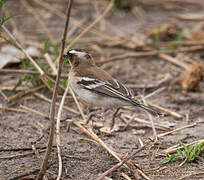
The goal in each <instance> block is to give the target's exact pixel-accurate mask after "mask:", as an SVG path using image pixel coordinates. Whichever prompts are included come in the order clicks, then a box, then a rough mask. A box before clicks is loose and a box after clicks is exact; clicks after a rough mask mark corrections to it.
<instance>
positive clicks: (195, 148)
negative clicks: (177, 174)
mask: <svg viewBox="0 0 204 180" xmlns="http://www.w3.org/2000/svg"><path fill="white" fill-rule="evenodd" d="M179 143H180V145H181V147H182V148H183V150H181V149H178V150H177V153H175V154H173V155H167V157H165V158H164V159H163V160H162V161H161V164H166V163H170V162H172V161H175V160H181V161H182V163H181V164H180V166H181V165H183V164H184V163H185V162H188V163H191V162H195V161H202V162H204V159H203V158H202V155H203V152H204V141H203V142H201V143H199V144H197V145H190V146H186V145H185V144H184V143H182V142H179Z"/></svg>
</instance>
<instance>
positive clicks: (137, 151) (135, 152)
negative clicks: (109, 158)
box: [96, 144, 148, 180]
mask: <svg viewBox="0 0 204 180" xmlns="http://www.w3.org/2000/svg"><path fill="white" fill-rule="evenodd" d="M147 145H148V144H145V145H144V146H142V147H140V148H139V149H137V150H136V151H134V152H133V153H132V154H130V155H129V156H127V157H126V158H124V159H123V160H122V161H120V162H119V163H118V164H116V165H114V166H113V167H112V168H110V169H108V170H107V171H106V172H104V173H103V174H101V175H100V176H99V177H98V178H97V179H96V180H102V179H103V178H104V177H105V176H107V175H108V174H110V173H111V172H113V171H115V170H116V169H118V168H119V167H121V166H122V165H123V164H124V163H126V162H127V161H129V160H130V159H132V158H133V157H134V156H135V155H136V154H137V153H139V152H140V151H142V150H143V149H144V148H145V147H146V146H147Z"/></svg>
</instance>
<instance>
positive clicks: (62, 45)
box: [37, 0, 72, 180]
mask: <svg viewBox="0 0 204 180" xmlns="http://www.w3.org/2000/svg"><path fill="white" fill-rule="evenodd" d="M71 7H72V0H69V3H68V8H67V19H66V22H65V27H64V32H63V35H62V42H61V49H60V55H59V62H58V63H59V64H58V71H57V78H56V82H55V87H54V92H53V96H52V103H51V107H50V133H49V140H48V146H47V149H46V153H45V156H44V159H43V163H42V165H41V168H40V173H39V174H38V177H37V180H42V179H43V176H44V174H45V172H46V169H47V164H48V159H49V155H50V152H51V150H52V143H53V137H54V125H55V121H54V116H55V102H56V97H57V90H58V84H59V79H60V74H61V69H62V57H63V53H64V46H65V39H66V34H67V30H68V24H69V18H70V12H71Z"/></svg>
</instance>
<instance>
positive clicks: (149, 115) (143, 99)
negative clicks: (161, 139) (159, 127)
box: [141, 96, 158, 143]
mask: <svg viewBox="0 0 204 180" xmlns="http://www.w3.org/2000/svg"><path fill="white" fill-rule="evenodd" d="M141 98H142V101H143V103H144V105H146V106H147V102H146V100H145V98H144V96H141ZM147 115H148V117H149V120H150V122H151V126H152V131H153V135H154V143H156V142H157V140H158V136H157V131H156V128H155V125H154V121H153V118H152V115H151V114H150V113H149V112H147Z"/></svg>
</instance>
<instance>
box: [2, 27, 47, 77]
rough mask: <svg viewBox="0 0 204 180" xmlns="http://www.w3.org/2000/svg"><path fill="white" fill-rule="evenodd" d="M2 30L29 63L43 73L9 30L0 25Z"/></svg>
mask: <svg viewBox="0 0 204 180" xmlns="http://www.w3.org/2000/svg"><path fill="white" fill-rule="evenodd" d="M2 28H3V30H4V31H5V32H6V33H7V34H8V36H9V37H10V38H11V39H12V40H13V41H14V43H15V44H16V45H17V46H18V47H19V48H20V49H21V50H22V52H23V53H24V54H25V55H26V57H27V58H28V59H29V60H30V61H31V63H32V64H33V65H34V66H35V67H36V69H37V70H38V71H39V72H40V75H44V71H43V70H42V69H41V68H40V66H38V64H37V63H36V62H35V61H34V59H33V58H32V57H31V56H30V55H29V54H28V53H27V52H26V50H25V49H24V48H23V46H22V45H21V44H20V43H19V42H18V41H17V40H16V38H15V37H14V36H13V35H12V34H11V33H10V32H9V30H8V29H7V28H6V27H5V26H4V25H2Z"/></svg>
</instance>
